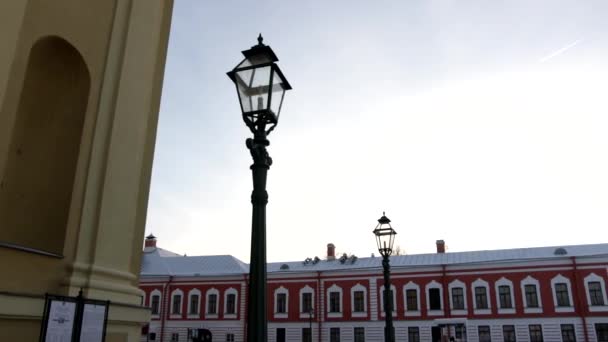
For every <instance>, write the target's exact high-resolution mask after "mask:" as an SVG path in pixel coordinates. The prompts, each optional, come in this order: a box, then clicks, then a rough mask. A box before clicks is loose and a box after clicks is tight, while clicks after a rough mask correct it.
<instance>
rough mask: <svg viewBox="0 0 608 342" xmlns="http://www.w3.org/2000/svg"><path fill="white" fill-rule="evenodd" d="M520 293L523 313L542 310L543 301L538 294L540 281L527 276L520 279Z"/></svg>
mask: <svg viewBox="0 0 608 342" xmlns="http://www.w3.org/2000/svg"><path fill="white" fill-rule="evenodd" d="M521 293H522V299H523V304H524V312H525V313H541V312H543V302H542V298H541V295H540V282H539V281H538V279H535V278H532V277H531V276H527V277H526V278H525V279H523V280H522V281H521Z"/></svg>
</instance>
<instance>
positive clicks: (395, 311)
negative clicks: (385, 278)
mask: <svg viewBox="0 0 608 342" xmlns="http://www.w3.org/2000/svg"><path fill="white" fill-rule="evenodd" d="M391 291H392V292H393V310H392V312H391V314H392V315H393V317H397V288H396V287H395V285H393V284H391ZM378 293H379V297H378V301H379V302H380V316H382V317H385V316H386V314H385V313H384V285H381V286H379V287H378Z"/></svg>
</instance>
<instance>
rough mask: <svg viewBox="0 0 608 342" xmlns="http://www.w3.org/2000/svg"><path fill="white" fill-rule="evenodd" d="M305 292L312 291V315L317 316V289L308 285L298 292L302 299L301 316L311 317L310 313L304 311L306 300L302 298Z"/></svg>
mask: <svg viewBox="0 0 608 342" xmlns="http://www.w3.org/2000/svg"><path fill="white" fill-rule="evenodd" d="M304 293H310V294H311V295H310V300H311V301H312V303H311V304H312V317H313V318H314V317H315V314H316V308H315V289H313V288H312V287H310V286H308V285H306V286H304V287H303V288H301V289H300V293H299V294H298V298H299V300H300V318H310V313H308V312H304V301H303V300H302V295H303V294H304Z"/></svg>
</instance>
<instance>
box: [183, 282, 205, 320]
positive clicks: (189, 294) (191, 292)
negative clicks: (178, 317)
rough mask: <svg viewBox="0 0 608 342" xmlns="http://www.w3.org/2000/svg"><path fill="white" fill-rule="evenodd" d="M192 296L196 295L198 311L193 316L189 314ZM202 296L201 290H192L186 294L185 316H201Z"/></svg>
mask: <svg viewBox="0 0 608 342" xmlns="http://www.w3.org/2000/svg"><path fill="white" fill-rule="evenodd" d="M194 295H198V311H197V313H195V314H191V313H190V312H191V310H190V309H191V307H190V306H191V304H192V300H191V299H192V296H194ZM202 297H203V296H202V294H201V290H199V289H192V290H190V291H189V292H188V311H187V312H186V315H187V317H188V318H198V317H200V314H201V299H202Z"/></svg>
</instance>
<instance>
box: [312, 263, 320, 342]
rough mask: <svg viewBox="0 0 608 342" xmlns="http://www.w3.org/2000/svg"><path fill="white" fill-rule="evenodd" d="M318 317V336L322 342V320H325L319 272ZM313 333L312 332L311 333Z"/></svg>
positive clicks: (318, 273)
mask: <svg viewBox="0 0 608 342" xmlns="http://www.w3.org/2000/svg"><path fill="white" fill-rule="evenodd" d="M316 311H317V315H316V317H315V319H316V320H317V336H318V337H319V342H321V328H322V324H321V320H322V319H323V311H321V272H319V271H317V310H316ZM311 333H312V331H311Z"/></svg>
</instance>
